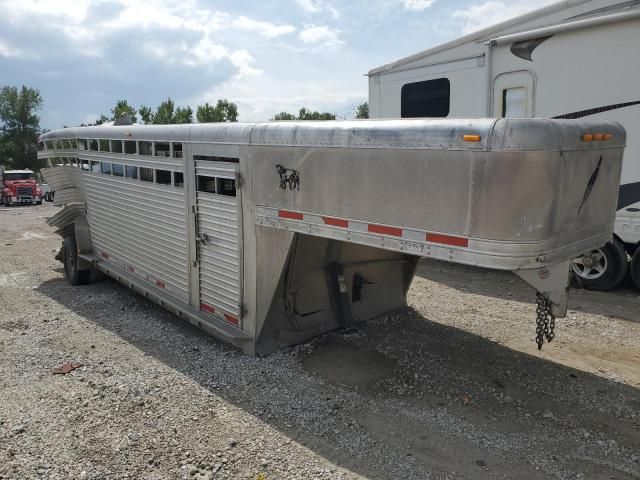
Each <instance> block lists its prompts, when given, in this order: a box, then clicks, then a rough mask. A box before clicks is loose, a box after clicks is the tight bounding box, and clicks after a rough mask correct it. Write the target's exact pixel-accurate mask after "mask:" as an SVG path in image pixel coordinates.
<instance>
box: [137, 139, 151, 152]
mask: <svg viewBox="0 0 640 480" xmlns="http://www.w3.org/2000/svg"><path fill="white" fill-rule="evenodd" d="M138 153H139V154H140V155H151V142H138Z"/></svg>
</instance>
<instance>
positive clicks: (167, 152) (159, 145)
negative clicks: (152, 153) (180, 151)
mask: <svg viewBox="0 0 640 480" xmlns="http://www.w3.org/2000/svg"><path fill="white" fill-rule="evenodd" d="M156 155H157V156H158V157H170V156H171V148H170V147H169V142H156Z"/></svg>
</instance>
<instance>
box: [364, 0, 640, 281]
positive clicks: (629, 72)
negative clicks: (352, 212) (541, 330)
mask: <svg viewBox="0 0 640 480" xmlns="http://www.w3.org/2000/svg"><path fill="white" fill-rule="evenodd" d="M368 75H369V109H370V115H371V117H372V118H411V117H455V118H461V117H547V118H562V119H578V118H591V119H597V120H614V121H617V122H619V123H621V124H622V125H623V126H624V127H625V129H626V131H627V148H626V153H625V160H624V163H623V169H622V177H621V186H620V192H619V199H618V211H617V217H616V226H615V235H614V239H613V241H611V242H609V243H607V244H606V245H604V246H603V247H602V248H599V249H596V250H593V251H591V252H590V253H588V254H587V255H584V256H582V257H579V258H577V259H575V260H574V263H573V266H572V268H573V271H574V272H575V274H576V276H577V278H578V279H579V280H580V281H581V282H582V284H583V285H584V286H585V287H587V288H592V289H597V290H608V289H611V288H613V287H615V286H616V285H618V284H619V283H620V282H621V281H622V279H623V278H624V276H625V273H626V272H627V269H628V268H629V263H628V260H627V253H628V254H629V255H630V256H631V274H632V277H633V280H634V282H635V284H636V286H638V287H640V249H638V248H637V246H638V243H639V242H640V0H631V1H620V0H617V1H616V0H566V1H562V2H558V3H555V4H553V5H550V6H548V7H545V8H542V9H539V10H536V11H534V12H531V13H529V14H527V15H523V16H521V17H518V18H514V19H512V20H509V21H506V22H503V23H500V24H498V25H495V26H493V27H490V28H486V29H484V30H481V31H478V32H475V33H472V34H470V35H467V36H464V37H462V38H459V39H457V40H454V41H452V42H449V43H445V44H443V45H440V46H437V47H435V48H431V49H429V50H425V51H422V52H420V53H417V54H415V55H411V56H409V57H406V58H402V59H400V60H397V61H395V62H392V63H389V64H387V65H383V66H381V67H378V68H374V69H373V70H371V71H370V72H369V74H368ZM594 140H595V139H594Z"/></svg>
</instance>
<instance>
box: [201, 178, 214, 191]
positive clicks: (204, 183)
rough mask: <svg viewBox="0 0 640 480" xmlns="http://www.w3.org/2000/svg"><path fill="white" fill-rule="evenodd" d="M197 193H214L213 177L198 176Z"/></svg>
mask: <svg viewBox="0 0 640 480" xmlns="http://www.w3.org/2000/svg"><path fill="white" fill-rule="evenodd" d="M198 191H199V192H207V193H216V179H215V177H203V176H201V175H199V176H198Z"/></svg>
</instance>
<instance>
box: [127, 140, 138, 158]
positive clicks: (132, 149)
mask: <svg viewBox="0 0 640 480" xmlns="http://www.w3.org/2000/svg"><path fill="white" fill-rule="evenodd" d="M124 153H128V154H131V155H135V154H136V153H138V150H137V149H136V142H135V141H134V140H125V141H124Z"/></svg>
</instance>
